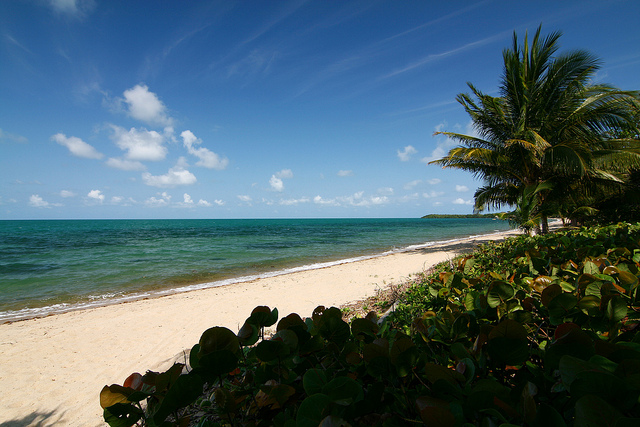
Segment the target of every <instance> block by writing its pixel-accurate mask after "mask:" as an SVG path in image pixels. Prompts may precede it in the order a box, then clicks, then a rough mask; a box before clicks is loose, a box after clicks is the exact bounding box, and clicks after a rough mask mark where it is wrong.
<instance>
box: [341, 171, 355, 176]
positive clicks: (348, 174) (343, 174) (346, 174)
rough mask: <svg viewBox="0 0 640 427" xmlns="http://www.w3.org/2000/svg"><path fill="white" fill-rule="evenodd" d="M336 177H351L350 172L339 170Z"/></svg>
mask: <svg viewBox="0 0 640 427" xmlns="http://www.w3.org/2000/svg"><path fill="white" fill-rule="evenodd" d="M338 176H353V171H352V170H340V171H338Z"/></svg>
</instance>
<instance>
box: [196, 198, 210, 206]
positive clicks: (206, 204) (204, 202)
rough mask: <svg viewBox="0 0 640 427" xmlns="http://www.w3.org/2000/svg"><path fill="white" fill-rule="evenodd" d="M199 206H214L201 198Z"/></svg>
mask: <svg viewBox="0 0 640 427" xmlns="http://www.w3.org/2000/svg"><path fill="white" fill-rule="evenodd" d="M198 206H205V207H209V206H212V205H211V203H209V202H207V201H206V200H203V199H200V200H198Z"/></svg>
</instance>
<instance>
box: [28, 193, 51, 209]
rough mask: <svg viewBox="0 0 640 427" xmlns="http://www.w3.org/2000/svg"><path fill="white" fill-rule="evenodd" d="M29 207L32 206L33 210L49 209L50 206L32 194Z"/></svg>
mask: <svg viewBox="0 0 640 427" xmlns="http://www.w3.org/2000/svg"><path fill="white" fill-rule="evenodd" d="M29 205H30V206H33V207H34V208H49V207H51V204H50V203H49V202H47V201H45V200H44V199H43V198H42V197H40V196H39V195H37V194H32V195H31V197H29Z"/></svg>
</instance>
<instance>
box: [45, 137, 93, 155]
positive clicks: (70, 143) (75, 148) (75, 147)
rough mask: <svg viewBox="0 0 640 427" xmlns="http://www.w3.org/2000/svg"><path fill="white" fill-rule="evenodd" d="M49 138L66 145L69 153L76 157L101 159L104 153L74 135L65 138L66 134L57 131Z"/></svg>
mask: <svg viewBox="0 0 640 427" xmlns="http://www.w3.org/2000/svg"><path fill="white" fill-rule="evenodd" d="M51 140H52V141H55V142H57V143H58V144H60V145H62V146H64V147H67V148H68V149H69V151H70V152H71V154H73V155H74V156H77V157H84V158H86V159H101V158H102V157H103V156H104V154H102V153H101V152H99V151H98V150H96V149H95V148H94V147H92V146H91V145H89V144H87V143H86V142H84V141H83V140H81V139H80V138H77V137H75V136H71V137H69V138H67V136H66V135H64V134H62V133H57V134H55V135H53V136H52V137H51Z"/></svg>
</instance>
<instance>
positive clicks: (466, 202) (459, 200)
mask: <svg viewBox="0 0 640 427" xmlns="http://www.w3.org/2000/svg"><path fill="white" fill-rule="evenodd" d="M453 204H454V205H473V200H464V199H462V198H461V197H458V198H457V199H455V200H454V201H453Z"/></svg>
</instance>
